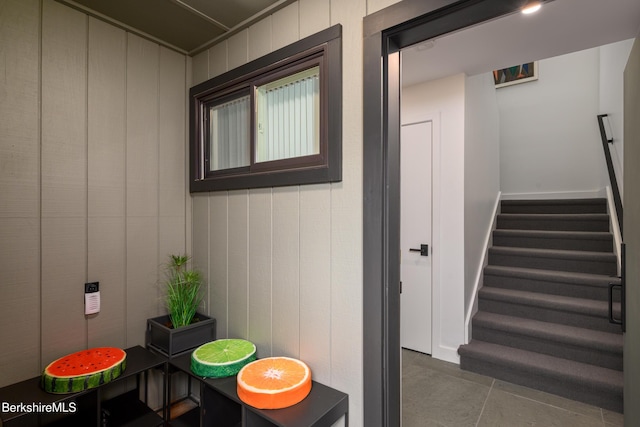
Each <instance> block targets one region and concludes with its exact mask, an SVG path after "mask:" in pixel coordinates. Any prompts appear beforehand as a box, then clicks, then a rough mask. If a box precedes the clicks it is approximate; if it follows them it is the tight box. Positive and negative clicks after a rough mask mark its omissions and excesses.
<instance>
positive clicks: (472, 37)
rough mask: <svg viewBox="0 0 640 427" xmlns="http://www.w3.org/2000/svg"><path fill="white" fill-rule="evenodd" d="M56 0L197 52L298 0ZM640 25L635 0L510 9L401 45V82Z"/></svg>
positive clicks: (623, 33) (557, 49) (487, 65)
mask: <svg viewBox="0 0 640 427" xmlns="http://www.w3.org/2000/svg"><path fill="white" fill-rule="evenodd" d="M58 1H59V2H61V3H64V4H66V5H68V6H71V7H74V8H76V9H80V10H82V11H84V12H86V13H88V14H90V15H93V16H96V17H99V18H101V19H105V20H107V21H110V22H112V23H114V24H116V25H119V26H121V27H123V28H125V29H128V30H133V31H135V32H137V33H139V34H142V35H145V36H147V37H149V38H151V39H153V40H155V41H158V42H161V43H163V44H165V45H167V46H170V47H172V48H174V49H176V50H178V51H180V52H182V53H185V54H189V55H194V54H196V53H198V52H200V51H202V50H203V49H205V48H207V47H209V46H210V45H212V44H213V42H214V41H215V40H216V39H220V38H223V37H226V36H229V35H231V34H233V33H234V32H237V31H239V30H241V29H243V28H246V27H247V26H248V25H250V24H251V23H253V22H256V21H258V20H260V19H262V18H263V17H264V16H266V15H268V14H271V13H273V12H275V11H277V10H279V9H281V8H283V7H285V6H287V5H288V4H290V3H293V2H294V1H295V0H58ZM342 1H349V0H342ZM639 29H640V1H639V0H555V1H551V2H549V3H546V4H545V5H544V7H543V8H542V9H541V10H540V11H539V12H538V13H536V14H534V15H528V16H525V15H522V14H520V13H517V14H513V15H509V16H507V17H503V18H500V19H496V20H494V21H491V22H488V23H485V24H481V25H478V26H475V27H473V28H469V29H466V30H463V31H459V32H456V33H453V34H450V35H446V36H443V37H439V38H437V39H436V40H432V41H431V42H430V43H420V44H418V45H416V46H415V47H412V48H408V49H405V50H403V53H402V54H403V84H404V85H410V84H415V83H418V82H421V81H427V80H433V79H436V78H440V77H445V76H450V75H453V74H458V73H466V74H467V75H475V74H479V73H483V72H488V71H492V70H493V69H498V68H505V67H509V66H512V65H517V64H521V63H525V62H530V61H532V60H539V59H544V58H549V57H552V56H557V55H561V54H565V53H569V52H575V51H578V50H582V49H587V48H591V47H595V46H600V45H603V44H607V43H612V42H615V41H620V40H624V39H629V38H632V37H635V36H636V35H637V33H638V30H639Z"/></svg>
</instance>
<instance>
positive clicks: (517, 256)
mask: <svg viewBox="0 0 640 427" xmlns="http://www.w3.org/2000/svg"><path fill="white" fill-rule="evenodd" d="M489 264H493V265H505V266H514V267H530V268H540V269H543V270H558V271H575V272H585V273H593V274H610V275H614V274H615V273H616V271H617V259H616V256H615V254H614V253H613V252H589V251H575V250H572V251H569V250H563V249H539V248H517V247H509V246H493V247H491V248H489Z"/></svg>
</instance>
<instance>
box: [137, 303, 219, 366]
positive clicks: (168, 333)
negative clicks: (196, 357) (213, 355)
mask: <svg viewBox="0 0 640 427" xmlns="http://www.w3.org/2000/svg"><path fill="white" fill-rule="evenodd" d="M194 319H198V320H197V321H195V322H193V323H191V324H190V325H188V326H183V327H181V328H177V329H173V328H169V327H168V326H166V325H167V324H168V323H169V322H170V320H169V315H168V314H167V315H164V316H159V317H154V318H153V319H147V334H146V341H147V347H148V348H150V349H152V350H155V351H157V352H159V353H161V354H164V355H165V356H167V357H169V358H172V357H175V356H179V355H181V354H184V353H187V352H189V351H191V350H193V349H194V348H196V347H198V346H200V345H202V344H204V343H207V342H209V341H213V340H215V339H216V319H213V318H211V317H209V316H205V315H204V314H200V313H196V315H195V318H194Z"/></svg>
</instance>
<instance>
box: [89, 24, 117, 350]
mask: <svg viewBox="0 0 640 427" xmlns="http://www.w3.org/2000/svg"><path fill="white" fill-rule="evenodd" d="M88 67H89V69H88V88H87V90H88V99H89V102H88V105H87V109H88V111H87V123H88V132H87V135H88V145H87V147H88V149H87V161H88V168H87V182H88V184H87V185H88V209H87V210H88V213H87V215H88V233H87V234H88V235H87V239H88V245H87V248H88V255H87V262H88V267H87V271H88V274H87V280H88V281H92V282H93V281H99V282H100V298H101V309H100V313H98V314H96V315H92V316H90V317H89V320H88V326H87V327H88V332H89V333H88V346H89V347H99V346H124V344H125V339H124V338H125V334H124V332H125V317H124V311H123V309H122V307H123V306H124V303H125V248H126V236H125V123H126V117H125V114H126V111H125V108H124V107H125V99H126V95H125V91H126V79H125V78H126V34H125V32H124V31H123V30H121V29H118V28H116V27H114V26H112V25H109V24H106V23H104V22H102V21H99V20H96V19H94V18H89V45H88Z"/></svg>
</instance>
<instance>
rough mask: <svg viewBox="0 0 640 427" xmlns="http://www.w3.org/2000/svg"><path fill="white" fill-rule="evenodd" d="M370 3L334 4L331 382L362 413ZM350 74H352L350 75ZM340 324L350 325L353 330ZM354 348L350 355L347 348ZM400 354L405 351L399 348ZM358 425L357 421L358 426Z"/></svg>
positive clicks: (332, 4) (358, 412)
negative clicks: (337, 81) (337, 111)
mask: <svg viewBox="0 0 640 427" xmlns="http://www.w3.org/2000/svg"><path fill="white" fill-rule="evenodd" d="M365 15H366V0H361V1H350V2H340V1H335V0H333V1H332V2H331V24H337V23H340V22H349V23H350V25H345V26H344V27H343V33H342V48H343V55H342V61H343V63H342V67H343V74H342V99H343V107H342V108H343V111H345V114H347V115H348V116H347V118H345V119H343V121H342V123H343V125H342V126H343V128H342V132H343V133H342V141H343V147H342V153H343V154H342V156H343V157H342V164H343V167H342V170H343V172H342V173H343V180H342V182H340V183H336V184H334V185H332V187H331V322H332V325H336V326H335V327H333V328H332V329H331V384H332V385H333V386H334V387H336V388H338V389H341V390H344V391H345V392H347V393H349V403H350V405H351V410H352V411H353V412H355V413H356V414H358V416H359V414H360V413H361V412H362V393H361V384H362V360H363V359H362V351H361V349H362V308H363V307H362V292H363V289H362V286H363V281H362V280H363V279H362V241H363V239H362V226H360V227H354V224H362V203H361V202H362V158H363V155H362V140H363V136H362V112H363V106H362V99H363V96H362V95H363V94H362V76H363V70H362V17H363V16H365ZM347 70H348V71H347ZM338 325H350V326H349V327H348V328H344V327H340V326H338ZM345 348H350V349H351V351H350V354H349V356H350V357H344V354H343V352H344V349H345ZM398 351H400V349H398ZM357 422H358V421H356V424H357Z"/></svg>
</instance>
